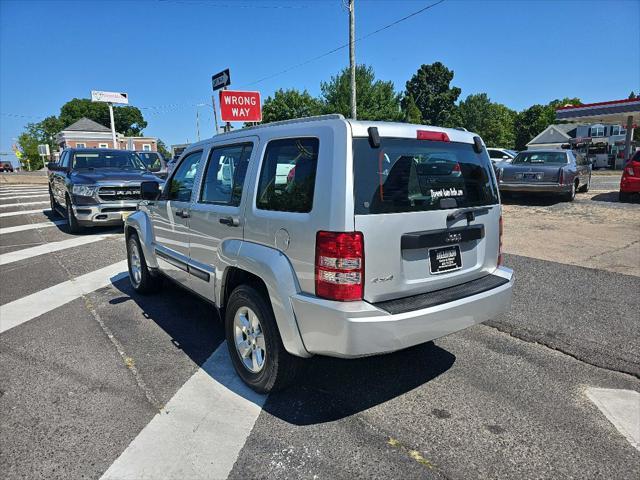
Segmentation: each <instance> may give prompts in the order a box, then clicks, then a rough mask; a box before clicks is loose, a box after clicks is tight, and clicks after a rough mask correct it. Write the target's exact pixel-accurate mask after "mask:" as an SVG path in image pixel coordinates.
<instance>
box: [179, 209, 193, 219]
mask: <svg viewBox="0 0 640 480" xmlns="http://www.w3.org/2000/svg"><path fill="white" fill-rule="evenodd" d="M190 216H191V215H190V214H189V212H188V211H186V210H185V209H180V210H176V217H180V218H189V217H190Z"/></svg>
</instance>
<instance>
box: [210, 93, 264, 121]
mask: <svg viewBox="0 0 640 480" xmlns="http://www.w3.org/2000/svg"><path fill="white" fill-rule="evenodd" d="M220 117H221V118H222V121H223V122H261V121H262V108H261V105H260V92H234V91H231V90H221V91H220Z"/></svg>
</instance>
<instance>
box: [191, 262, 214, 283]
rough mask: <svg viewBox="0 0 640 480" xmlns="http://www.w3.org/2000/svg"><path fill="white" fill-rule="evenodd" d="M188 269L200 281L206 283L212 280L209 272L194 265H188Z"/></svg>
mask: <svg viewBox="0 0 640 480" xmlns="http://www.w3.org/2000/svg"><path fill="white" fill-rule="evenodd" d="M187 268H188V269H189V273H190V274H191V275H193V276H194V277H197V278H199V279H200V280H204V281H205V282H208V281H209V279H210V278H211V276H210V275H209V272H206V271H204V270H201V269H199V268H198V267H194V266H193V265H187Z"/></svg>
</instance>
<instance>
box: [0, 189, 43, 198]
mask: <svg viewBox="0 0 640 480" xmlns="http://www.w3.org/2000/svg"><path fill="white" fill-rule="evenodd" d="M34 192H36V193H49V189H48V188H30V189H29V190H27V189H25V188H21V189H19V190H6V189H5V190H0V195H2V196H5V195H11V194H16V195H26V194H27V193H34Z"/></svg>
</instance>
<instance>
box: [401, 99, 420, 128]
mask: <svg viewBox="0 0 640 480" xmlns="http://www.w3.org/2000/svg"><path fill="white" fill-rule="evenodd" d="M402 119H403V120H404V121H405V122H407V123H418V124H420V123H422V114H421V113H420V109H419V108H418V106H417V105H416V101H415V100H414V99H413V96H412V95H407V96H406V97H404V98H403V99H402Z"/></svg>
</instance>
